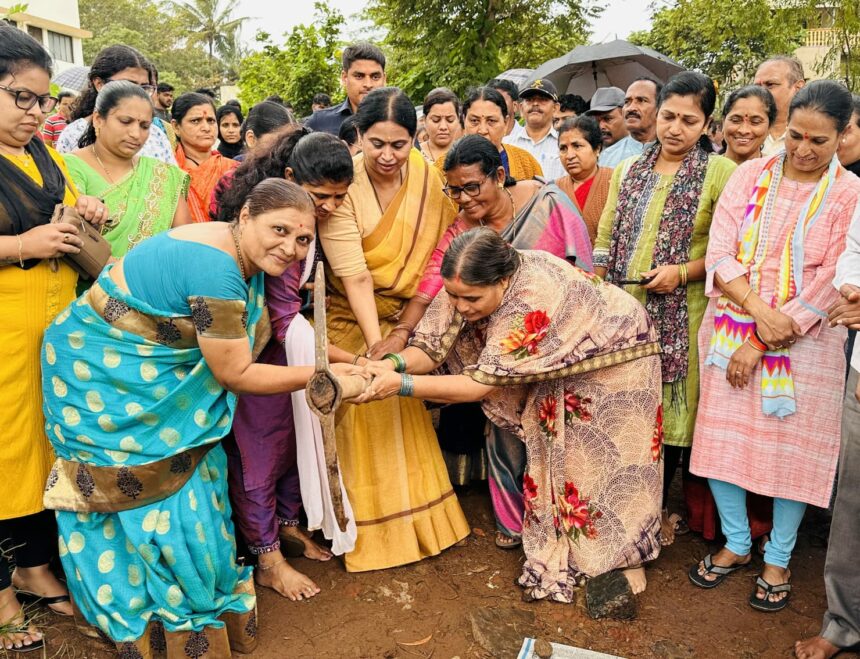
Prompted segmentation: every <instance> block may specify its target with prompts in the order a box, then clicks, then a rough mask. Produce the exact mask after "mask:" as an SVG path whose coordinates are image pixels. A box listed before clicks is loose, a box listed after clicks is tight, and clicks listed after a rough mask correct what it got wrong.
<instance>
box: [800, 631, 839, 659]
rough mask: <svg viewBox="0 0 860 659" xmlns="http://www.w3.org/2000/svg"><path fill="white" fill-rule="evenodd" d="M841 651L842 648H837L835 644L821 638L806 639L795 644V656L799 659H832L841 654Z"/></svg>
mask: <svg viewBox="0 0 860 659" xmlns="http://www.w3.org/2000/svg"><path fill="white" fill-rule="evenodd" d="M841 650H842V648H837V647H836V646H835V645H833V643H831V642H830V641H828V640H825V639H823V638H821V637H820V636H813V637H812V638H806V639H804V640H802V641H798V642H797V643H795V644H794V656H795V657H797V659H830V657H834V656H836V655H837V654H839V652H840V651H841Z"/></svg>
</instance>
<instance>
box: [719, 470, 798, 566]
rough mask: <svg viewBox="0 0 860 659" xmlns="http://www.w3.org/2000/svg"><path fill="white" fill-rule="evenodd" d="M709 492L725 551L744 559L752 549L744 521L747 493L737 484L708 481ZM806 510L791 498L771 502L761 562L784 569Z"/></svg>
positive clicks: (748, 525) (746, 522) (748, 530)
mask: <svg viewBox="0 0 860 659" xmlns="http://www.w3.org/2000/svg"><path fill="white" fill-rule="evenodd" d="M708 484H709V485H710V486H711V493H712V494H713V495H714V501H716V503H717V511H718V512H719V513H720V524H721V525H722V527H723V534H724V535H725V536H726V549H728V550H729V551H730V552H732V553H735V554H737V555H739V556H746V555H747V554H749V553H750V549H751V548H752V537H751V536H750V524H749V519H748V518H747V492H746V490H744V489H743V488H741V487H738V486H737V485H733V484H732V483H726V482H725V481H719V480H716V479H713V478H709V479H708ZM805 511H806V504H805V503H803V502H802V501H792V500H791V499H777V498H774V500H773V530H772V531H771V532H770V540H769V541H768V543H767V544H766V545H765V546H764V562H765V563H768V564H769V565H776V566H777V567H781V568H787V567H788V562H789V561H790V560H791V552H792V551H793V550H794V543H796V542H797V529H798V528H799V527H800V522H801V520H802V519H803V513H804V512H805Z"/></svg>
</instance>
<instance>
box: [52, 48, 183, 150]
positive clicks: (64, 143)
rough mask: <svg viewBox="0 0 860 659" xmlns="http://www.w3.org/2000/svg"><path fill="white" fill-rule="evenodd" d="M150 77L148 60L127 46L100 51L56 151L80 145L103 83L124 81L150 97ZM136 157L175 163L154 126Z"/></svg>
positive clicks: (163, 137)
mask: <svg viewBox="0 0 860 659" xmlns="http://www.w3.org/2000/svg"><path fill="white" fill-rule="evenodd" d="M154 74H155V69H154V68H153V66H152V64H150V62H149V60H147V59H146V57H144V56H143V55H142V54H141V53H140V52H138V51H137V50H135V49H134V48H131V47H130V46H121V45H116V46H108V47H107V48H104V49H102V50H101V51H100V52H99V54H98V55H96V58H95V60H94V61H93V64H92V66H91V67H90V73H89V77H90V83H89V85H88V86H87V88H86V89H85V90H84V91H83V93H82V94H81V96H80V98H79V99H78V101H77V103H76V104H75V110H74V112H73V113H72V119H74V121H72V123H70V124H69V125H68V126H66V129H65V130H64V131H63V132H62V134H61V135H60V138H59V139H58V140H57V151H59V152H60V153H71V152H72V151H74V150H75V149H77V148H78V147H79V146H81V145H80V140H81V138H82V137H83V136H84V134H85V133H86V132H87V126H88V125H89V122H88V120H89V118H90V117H91V116H92V114H93V112H94V111H95V108H96V98H97V97H98V94H99V91H100V90H101V88H102V87H104V86H105V84H106V83H108V82H111V81H113V80H128V81H129V82H133V83H134V84H136V85H140V87H141V88H142V89H143V91H145V92H146V93H147V94H148V95H149V96H152V94H153V92H155V84H154V83H155V81H154V80H153V76H154ZM140 155H142V156H149V157H150V158H155V159H157V160H161V161H163V162H166V163H167V164H169V165H175V164H176V158H175V157H174V155H173V149H172V148H171V146H170V140H168V139H167V135H166V134H165V133H164V131H163V130H161V129H160V128H158V127H157V126H156V127H155V128H153V129H152V130H150V131H149V137H148V138H147V140H146V142H145V143H144V145H143V148H142V149H141V151H140Z"/></svg>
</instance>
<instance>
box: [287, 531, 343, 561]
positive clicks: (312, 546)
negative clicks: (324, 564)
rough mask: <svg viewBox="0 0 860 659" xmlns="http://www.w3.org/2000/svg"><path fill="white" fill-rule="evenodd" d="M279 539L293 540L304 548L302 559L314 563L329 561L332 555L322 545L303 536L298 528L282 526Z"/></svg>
mask: <svg viewBox="0 0 860 659" xmlns="http://www.w3.org/2000/svg"><path fill="white" fill-rule="evenodd" d="M279 534H280V536H281V538H282V539H283V538H285V537H289V538H295V539H296V540H298V541H299V542H301V543H302V544H303V545H304V546H305V551H304V557H305V558H310V559H311V560H314V561H329V560H331V557H332V556H333V555H334V554H332V553H331V552H330V551H329V550H328V549H326V548H325V547H323V546H322V545H318V544H317V543H316V542H314V541H313V540H311V538H310V537H309V536H307V535H305V533H304V532H302V531H301V530H300V529H299V527H298V526H282V527H281V530H280V531H279Z"/></svg>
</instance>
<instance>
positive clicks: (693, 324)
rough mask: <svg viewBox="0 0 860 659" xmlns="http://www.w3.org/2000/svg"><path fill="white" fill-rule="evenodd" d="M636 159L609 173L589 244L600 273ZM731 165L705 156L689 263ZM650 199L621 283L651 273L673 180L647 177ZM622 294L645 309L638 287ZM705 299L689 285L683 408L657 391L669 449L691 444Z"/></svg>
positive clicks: (667, 392) (699, 253)
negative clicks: (606, 194)
mask: <svg viewBox="0 0 860 659" xmlns="http://www.w3.org/2000/svg"><path fill="white" fill-rule="evenodd" d="M639 157H640V156H634V157H632V158H628V159H627V160H625V161H623V162H622V163H621V164H619V165H618V166H617V167H616V168H615V172H614V173H613V175H612V182H611V184H610V187H609V197H608V199H607V200H606V206H604V208H603V214H602V215H601V217H600V225H599V226H598V228H597V241H596V242H595V244H594V265H595V267H606V265H607V263H608V261H609V245H610V241H611V238H612V228H613V225H614V224H615V209H616V206H617V205H618V192H619V190H620V188H621V181H622V179H623V177H624V176H625V175H626V174H627V171H628V170H629V169H630V165H631V164H633V162H635V161H636V159H637V158H639ZM735 167H736V165H735V163H733V162H732V161H731V160H729V159H728V158H723V157H721V156H711V157H710V161H709V163H708V171H707V173H706V174H705V181H704V184H703V185H702V196H701V198H700V199H699V208H698V210H697V211H696V222H695V225H694V226H693V238H692V242H691V245H690V261H695V260H697V259H703V258H705V251H706V250H707V248H708V232H709V231H710V228H711V218H712V217H713V214H714V209H715V208H716V205H717V200H718V199H719V197H720V193H721V192H722V191H723V187H724V186H725V185H726V182H727V181H728V179H729V177H730V176H731V174H732V172H733V171H734V170H735ZM653 177H654V178H653V180H652V186H651V190H650V194H649V195H646V196H644V197H643V199H645V200H646V201H645V203H643V208H642V209H641V212H642V214H643V215H642V217H643V219H642V222H641V224H640V226H639V236H638V238H637V240H636V249H635V250H634V253H633V258H632V259H631V260H630V263H629V264H628V266H627V278H628V279H639V278H640V277H641V273H642V272H646V271H648V270H651V268H652V267H654V264H652V260H651V259H652V257H653V254H654V246H655V244H656V242H657V232H658V230H659V228H660V217H661V216H662V214H663V205H664V204H665V202H666V197H667V196H668V194H669V191H670V190H671V189H672V182H673V180H674V178H675V176H674V175H668V174H653ZM624 289H625V290H626V291H627V292H628V293H630V294H631V295H633V296H634V297H635V298H636V299H637V300H639V302H641V303H642V304H643V305H644V304H645V298H646V291H645V290H644V289H642V288H641V287H639V286H625V287H624ZM707 304H708V298H707V297H705V282H704V281H694V282H690V283H689V284H688V285H687V310H688V321H689V332H690V353H689V354H690V358H689V367H688V369H687V378H686V380H685V381H684V386H685V387H686V391H687V399H686V405H684V404H683V403H682V404H681V406H680V410H677V409H675V408H674V407H673V406H672V404H671V399H672V387H671V385H669V384H665V383H664V385H663V432H664V441H665V443H666V444H669V445H671V446H690V444H691V443H692V441H693V426H694V424H695V422H696V407H697V405H698V402H699V352H698V348H697V345H696V336H697V335H698V332H699V326H700V325H701V324H702V316H703V315H704V313H705V307H706V306H707Z"/></svg>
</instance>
